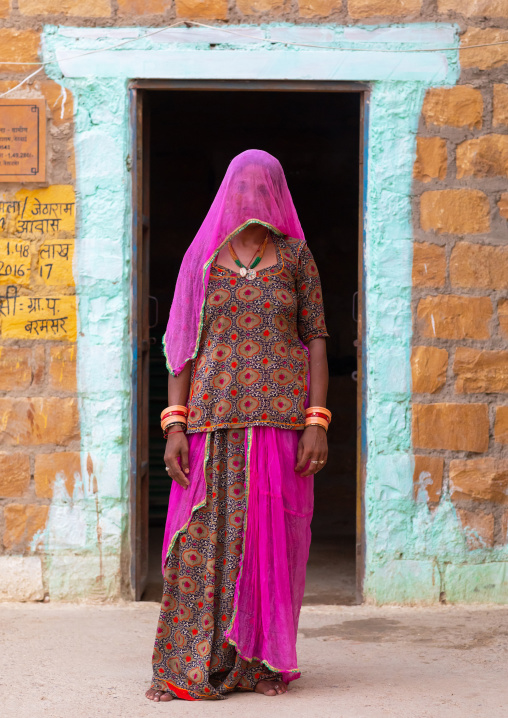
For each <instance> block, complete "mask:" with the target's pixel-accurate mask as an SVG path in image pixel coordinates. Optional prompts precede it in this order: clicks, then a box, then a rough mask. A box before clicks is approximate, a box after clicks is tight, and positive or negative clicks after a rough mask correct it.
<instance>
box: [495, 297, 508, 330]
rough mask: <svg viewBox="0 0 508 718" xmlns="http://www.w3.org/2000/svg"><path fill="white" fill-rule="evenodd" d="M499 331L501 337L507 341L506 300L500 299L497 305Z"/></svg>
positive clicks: (507, 301) (507, 318)
mask: <svg viewBox="0 0 508 718" xmlns="http://www.w3.org/2000/svg"><path fill="white" fill-rule="evenodd" d="M497 316H498V319H499V329H500V331H501V334H502V336H503V337H506V339H508V299H500V300H499V301H498V303H497Z"/></svg>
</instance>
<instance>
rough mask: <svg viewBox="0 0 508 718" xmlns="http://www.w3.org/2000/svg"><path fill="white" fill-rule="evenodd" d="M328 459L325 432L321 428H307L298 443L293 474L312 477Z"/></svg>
mask: <svg viewBox="0 0 508 718" xmlns="http://www.w3.org/2000/svg"><path fill="white" fill-rule="evenodd" d="M327 458H328V441H327V439H326V431H325V430H324V429H323V428H322V427H321V426H308V427H307V428H306V429H304V432H303V434H302V437H301V439H300V441H299V442H298V451H297V454H296V466H295V472H296V473H297V474H300V475H301V476H312V474H316V473H317V472H318V471H320V470H321V469H322V468H323V466H325V464H326V460H327Z"/></svg>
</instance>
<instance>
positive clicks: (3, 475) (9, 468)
mask: <svg viewBox="0 0 508 718" xmlns="http://www.w3.org/2000/svg"><path fill="white" fill-rule="evenodd" d="M29 485H30V458H29V457H28V456H27V454H4V453H0V498H2V499H7V498H19V497H21V496H24V495H25V494H26V492H27V491H28V486H29Z"/></svg>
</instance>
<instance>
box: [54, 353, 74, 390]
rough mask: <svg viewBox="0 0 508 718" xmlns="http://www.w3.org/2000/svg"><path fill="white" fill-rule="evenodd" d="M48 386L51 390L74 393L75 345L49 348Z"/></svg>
mask: <svg viewBox="0 0 508 718" xmlns="http://www.w3.org/2000/svg"><path fill="white" fill-rule="evenodd" d="M49 351H50V354H49V356H50V364H49V385H50V387H51V388H52V389H58V390H63V391H73V392H75V391H76V355H77V347H76V344H70V345H67V346H66V345H61V344H60V345H57V346H52V347H50V350H49Z"/></svg>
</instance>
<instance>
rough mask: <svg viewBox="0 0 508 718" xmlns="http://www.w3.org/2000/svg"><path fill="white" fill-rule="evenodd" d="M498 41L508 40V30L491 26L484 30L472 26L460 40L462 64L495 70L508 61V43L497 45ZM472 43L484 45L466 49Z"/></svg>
mask: <svg viewBox="0 0 508 718" xmlns="http://www.w3.org/2000/svg"><path fill="white" fill-rule="evenodd" d="M496 42H503V43H507V42H508V30H501V29H499V28H494V27H489V28H487V29H486V30H482V29H481V28H479V27H470V28H468V29H467V30H466V32H465V33H464V34H463V35H462V37H461V40H460V47H461V51H460V53H459V54H460V65H461V67H462V68H467V67H478V68H479V69H480V70H493V69H494V68H495V67H502V66H503V65H506V63H508V44H503V45H495V44H494V43H496ZM471 45H482V46H483V47H474V48H471V49H470V50H466V49H464V48H467V47H469V46H471Z"/></svg>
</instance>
